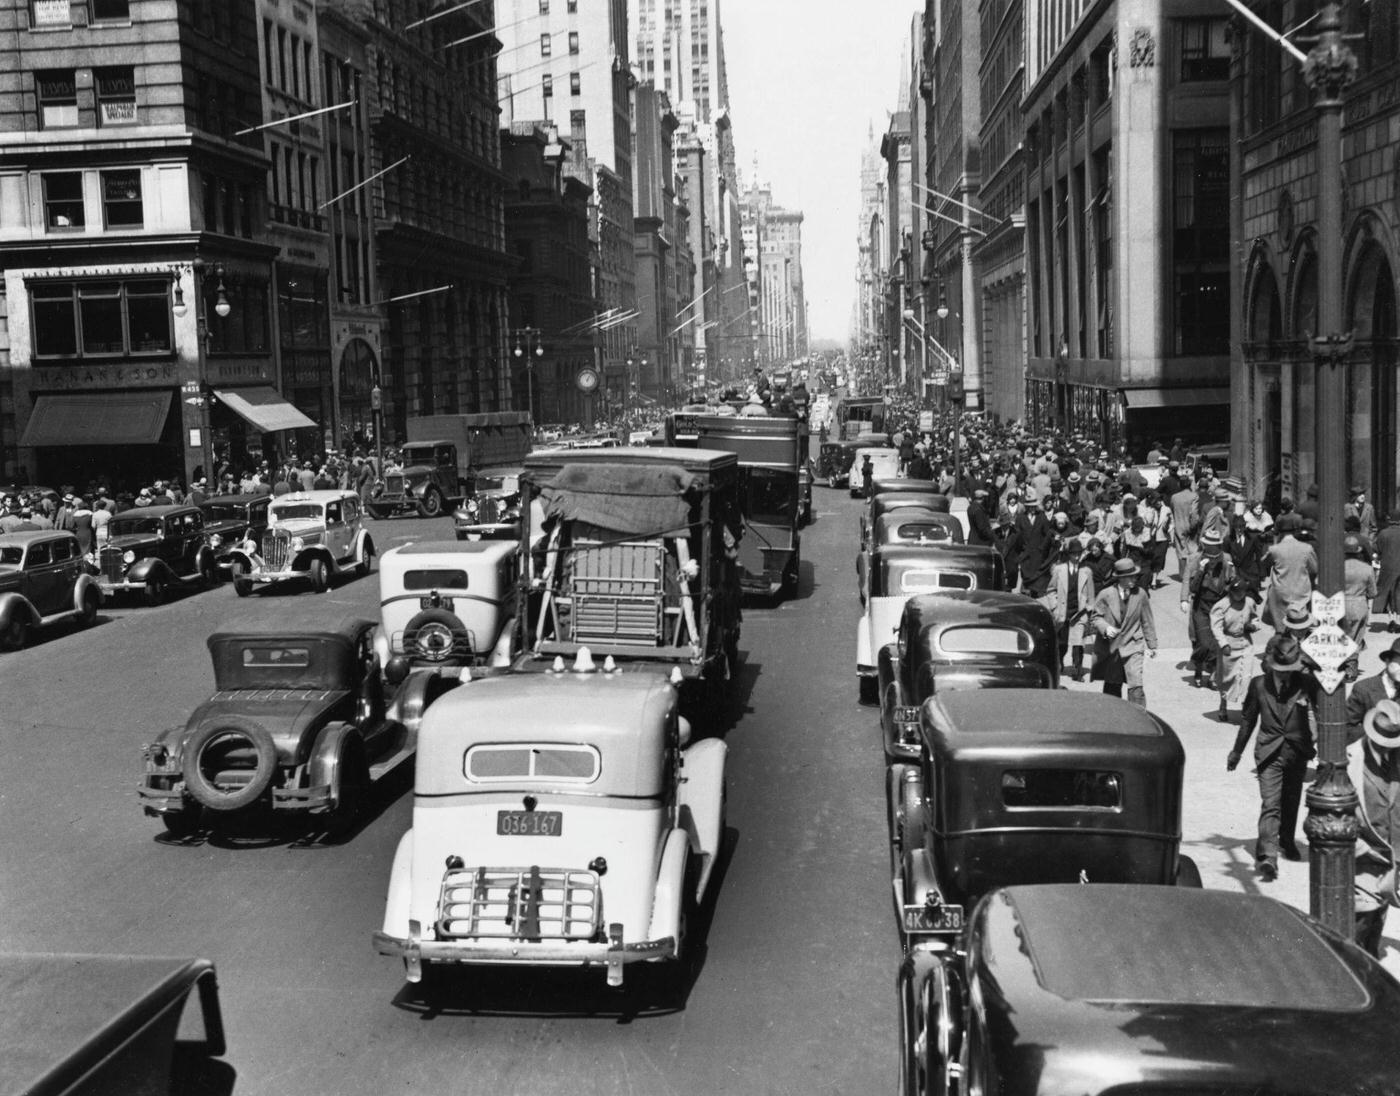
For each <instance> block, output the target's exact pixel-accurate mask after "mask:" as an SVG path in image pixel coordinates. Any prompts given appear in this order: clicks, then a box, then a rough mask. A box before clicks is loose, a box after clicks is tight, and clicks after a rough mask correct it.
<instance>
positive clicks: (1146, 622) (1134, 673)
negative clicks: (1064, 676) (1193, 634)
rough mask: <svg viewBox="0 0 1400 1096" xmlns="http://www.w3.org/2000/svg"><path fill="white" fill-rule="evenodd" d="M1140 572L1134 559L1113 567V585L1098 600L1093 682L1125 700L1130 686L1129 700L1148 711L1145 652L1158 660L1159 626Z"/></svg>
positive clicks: (1093, 613)
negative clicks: (1153, 615)
mask: <svg viewBox="0 0 1400 1096" xmlns="http://www.w3.org/2000/svg"><path fill="white" fill-rule="evenodd" d="M1138 573H1139V572H1138V568H1137V565H1136V564H1134V563H1133V561H1132V560H1130V559H1120V560H1117V561H1115V562H1114V564H1113V584H1112V585H1111V586H1107V587H1105V588H1104V589H1103V590H1102V591H1101V592H1100V593H1099V595H1098V597H1096V598H1095V599H1094V606H1093V609H1092V610H1091V611H1090V614H1089V620H1090V625H1091V627H1092V628H1093V630H1094V636H1095V639H1094V669H1093V673H1092V675H1091V676H1092V677H1093V680H1095V681H1102V682H1103V691H1104V692H1105V693H1107V694H1108V695H1110V696H1122V695H1123V686H1124V685H1127V686H1128V700H1129V701H1131V702H1132V703H1134V704H1136V705H1137V706H1138V707H1140V708H1145V707H1147V693H1146V691H1145V690H1144V688H1143V678H1142V667H1143V652H1144V651H1146V652H1147V655H1148V656H1149V657H1152V658H1155V657H1157V624H1156V621H1154V620H1153V618H1152V602H1151V601H1150V600H1149V599H1148V596H1147V593H1146V592H1145V591H1143V590H1140V589H1138V581H1137V580H1138Z"/></svg>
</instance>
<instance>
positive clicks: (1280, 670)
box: [1225, 636, 1317, 883]
mask: <svg viewBox="0 0 1400 1096" xmlns="http://www.w3.org/2000/svg"><path fill="white" fill-rule="evenodd" d="M1302 656H1303V652H1302V649H1301V648H1300V647H1299V646H1298V641H1297V640H1295V639H1294V638H1293V637H1292V636H1275V637H1274V638H1273V639H1271V640H1269V643H1268V646H1267V647H1265V649H1264V672H1263V673H1262V674H1259V675H1258V676H1257V677H1255V678H1254V680H1253V681H1251V682H1250V683H1249V691H1248V692H1246V693H1245V698H1244V719H1243V720H1242V722H1241V723H1240V730H1239V733H1238V734H1237V735H1236V736H1235V746H1234V748H1233V749H1232V750H1231V751H1230V755H1229V757H1228V758H1227V759H1226V761H1225V768H1226V769H1227V770H1228V771H1230V772H1234V771H1235V769H1236V768H1237V767H1238V766H1239V763H1240V756H1241V755H1242V754H1243V753H1244V748H1245V746H1247V745H1248V744H1249V739H1250V737H1251V736H1252V735H1253V734H1254V730H1255V728H1256V727H1257V728H1258V729H1259V737H1258V739H1257V740H1256V741H1255V743H1254V772H1255V774H1256V775H1257V776H1258V777H1259V837H1258V840H1257V841H1256V842H1255V845H1254V867H1255V870H1256V871H1258V872H1259V877H1260V878H1261V879H1262V880H1264V882H1266V883H1268V882H1272V881H1273V880H1275V879H1277V878H1278V858H1279V854H1280V853H1282V854H1283V856H1284V857H1285V858H1286V859H1288V860H1301V859H1302V858H1303V857H1302V853H1300V852H1299V851H1298V845H1297V842H1296V841H1295V839H1294V835H1295V834H1296V833H1297V830H1298V805H1299V803H1301V802H1302V798H1303V779H1304V777H1305V776H1306V775H1307V771H1308V762H1309V761H1310V760H1312V758H1313V757H1314V756H1316V753H1317V751H1316V750H1315V749H1314V748H1313V739H1314V736H1315V735H1316V731H1317V711H1316V686H1315V683H1314V682H1313V679H1312V678H1311V676H1309V675H1307V674H1304V673H1302V672H1301V671H1302V669H1303V657H1302Z"/></svg>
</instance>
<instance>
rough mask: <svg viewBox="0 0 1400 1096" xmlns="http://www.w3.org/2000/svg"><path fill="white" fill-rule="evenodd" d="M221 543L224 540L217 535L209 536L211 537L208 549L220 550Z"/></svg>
mask: <svg viewBox="0 0 1400 1096" xmlns="http://www.w3.org/2000/svg"><path fill="white" fill-rule="evenodd" d="M223 543H224V538H223V537H221V536H219V534H218V533H215V534H214V535H213V536H211V537H210V538H209V547H210V548H221V547H223Z"/></svg>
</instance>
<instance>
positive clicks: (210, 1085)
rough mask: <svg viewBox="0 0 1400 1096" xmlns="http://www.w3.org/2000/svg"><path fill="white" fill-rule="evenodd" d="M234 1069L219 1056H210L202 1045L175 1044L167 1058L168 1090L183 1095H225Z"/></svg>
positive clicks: (233, 1080)
mask: <svg viewBox="0 0 1400 1096" xmlns="http://www.w3.org/2000/svg"><path fill="white" fill-rule="evenodd" d="M237 1080H238V1071H237V1070H236V1069H234V1068H233V1066H232V1065H231V1064H229V1063H228V1062H225V1061H223V1060H222V1059H219V1058H211V1057H209V1055H208V1054H207V1053H205V1051H204V1045H203V1044H202V1043H200V1044H188V1043H183V1042H181V1043H176V1044H175V1051H174V1053H173V1055H172V1056H171V1060H170V1091H171V1092H179V1093H185V1094H187V1096H229V1093H231V1092H233V1087H234V1084H235V1083H236V1082H237Z"/></svg>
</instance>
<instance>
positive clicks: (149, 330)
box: [30, 278, 171, 358]
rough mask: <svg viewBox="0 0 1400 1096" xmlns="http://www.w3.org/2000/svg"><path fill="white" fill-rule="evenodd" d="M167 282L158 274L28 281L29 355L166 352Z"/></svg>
mask: <svg viewBox="0 0 1400 1096" xmlns="http://www.w3.org/2000/svg"><path fill="white" fill-rule="evenodd" d="M169 287H170V283H169V282H168V281H166V280H164V279H161V278H151V279H133V280H129V281H103V282H48V283H40V284H36V285H33V286H32V287H31V289H30V302H31V307H32V315H33V321H34V323H33V330H34V356H35V358H72V357H135V356H141V355H155V354H169V353H170V349H171V340H170V291H169Z"/></svg>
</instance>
